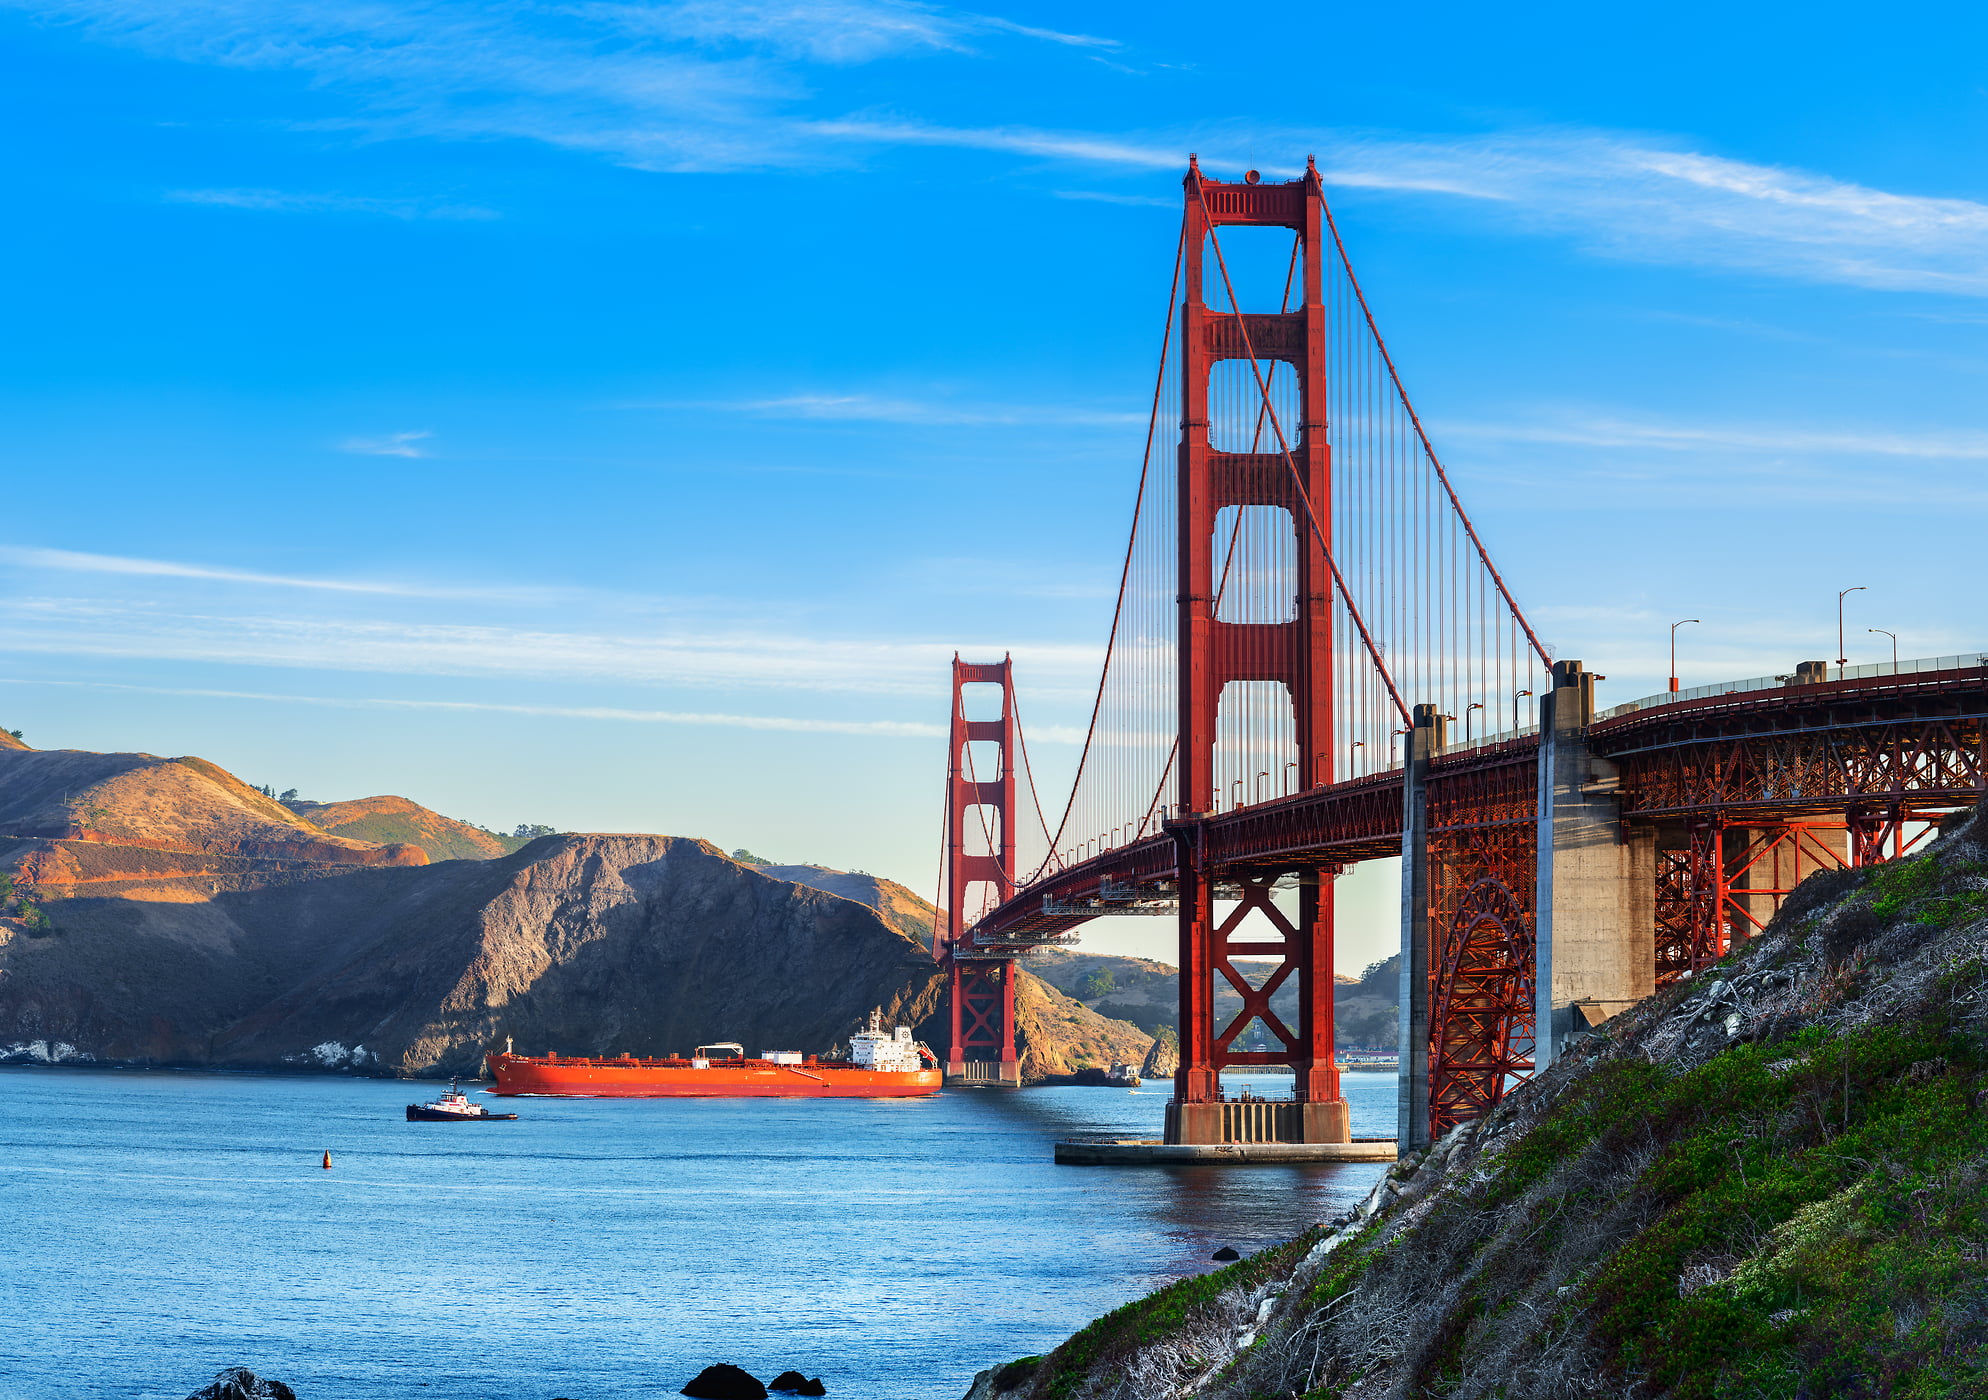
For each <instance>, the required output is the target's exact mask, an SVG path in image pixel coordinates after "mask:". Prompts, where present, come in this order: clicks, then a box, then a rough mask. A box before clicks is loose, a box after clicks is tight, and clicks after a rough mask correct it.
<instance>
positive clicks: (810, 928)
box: [0, 733, 1153, 1078]
mask: <svg viewBox="0 0 1988 1400" xmlns="http://www.w3.org/2000/svg"><path fill="white" fill-rule="evenodd" d="M0 740H4V746H0V877H4V879H5V881H6V889H5V893H4V896H0V1062H7V1061H12V1062H23V1061H42V1062H51V1063H64V1064H92V1063H97V1064H124V1065H147V1066H163V1065H175V1066H206V1067H214V1068H230V1069H264V1070H293V1071H294V1070H332V1071H343V1072H357V1073H366V1074H381V1075H408V1076H423V1075H426V1076H436V1075H450V1074H474V1073H476V1072H478V1070H479V1068H480V1066H481V1064H482V1060H483V1056H484V1055H485V1054H486V1053H488V1052H489V1051H491V1050H493V1049H496V1048H499V1047H500V1046H501V1045H502V1044H503V1043H504V1041H505V1040H506V1038H509V1039H510V1040H512V1041H513V1042H514V1043H515V1044H516V1045H517V1046H518V1048H519V1049H520V1050H529V1051H532V1052H534V1053H537V1052H542V1051H545V1050H553V1051H557V1052H559V1053H562V1054H574V1055H587V1054H611V1053H619V1052H622V1051H629V1052H632V1053H636V1054H657V1053H666V1052H669V1051H683V1050H687V1049H689V1048H690V1047H691V1046H692V1045H695V1044H697V1043H698V1042H700V1041H706V1040H719V1039H723V1040H742V1041H744V1042H746V1043H748V1044H749V1045H751V1046H752V1047H753V1049H755V1050H758V1049H761V1048H783V1049H796V1050H801V1051H804V1052H808V1053H819V1052H823V1051H826V1050H828V1049H829V1048H830V1047H831V1046H833V1045H835V1044H836V1043H837V1042H839V1041H843V1040H845V1039H846V1037H847V1036H848V1034H849V1032H850V1031H851V1030H852V1029H854V1028H855V1027H856V1025H857V1024H858V1023H859V1022H860V1021H861V1019H862V1018H863V1017H865V1016H867V1014H868V1013H869V1011H870V1010H871V1009H872V1008H881V1009H882V1011H883V1013H884V1016H885V1018H886V1019H887V1020H889V1021H892V1022H894V1023H895V1022H901V1023H903V1024H907V1025H911V1026H914V1027H916V1028H917V1030H918V1034H919V1035H920V1037H921V1038H923V1039H925V1040H926V1041H928V1042H929V1043H932V1044H934V1045H935V1046H937V1045H940V1044H941V1043H942V1042H943V1039H944V1035H945V1020H946V1018H945V1017H944V1016H943V1015H941V1014H940V1013H941V1010H942V1003H943V995H944V987H943V977H942V975H941V973H940V972H939V970H938V969H937V968H936V967H935V966H934V965H933V963H932V960H931V957H930V955H929V954H928V952H927V951H926V948H927V940H928V939H929V936H930V928H931V920H932V915H933V911H932V908H931V906H930V905H929V904H928V903H926V902H925V901H924V900H922V899H920V898H918V896H916V895H915V894H913V893H912V892H911V891H909V890H907V889H905V888H903V887H902V886H900V885H896V884H894V883H892V882H891V881H888V880H883V879H879V878H876V877H874V876H868V875H861V874H856V873H852V872H842V871H833V870H827V869H824V868H821V867H817V866H799V865H789V866H763V865H758V864H753V863H749V862H747V861H745V860H741V859H735V858H733V857H732V856H728V855H726V854H725V853H724V852H723V851H721V850H720V849H719V848H718V847H716V846H714V845H712V844H711V843H710V842H708V841H703V840H699V839H696V838H694V837H683V836H661V835H647V834H613V833H609V834H602V833H564V834H553V835H546V836H540V837H537V838H535V839H531V840H528V841H518V840H515V839H513V838H506V837H501V836H498V835H497V834H496V833H493V832H488V831H484V830H483V829H482V828H479V827H475V826H473V825H471V824H468V823H463V822H458V821H454V820H452V819H450V818H447V817H443V816H441V815H439V814H438V813H434V812H430V811H428V810H427V809H426V808H423V807H421V806H419V805H418V804H416V803H414V802H412V801H410V800H408V799H406V798H399V797H376V798H368V799H361V800H357V801H351V802H341V803H297V804H295V805H294V806H292V805H286V804H284V803H283V802H281V801H278V800H276V799H275V798H273V797H271V796H269V795H268V794H267V793H266V792H264V791H262V790H259V789H257V788H255V787H252V786H250V785H249V784H247V783H244V782H243V781H241V780H240V779H239V778H237V777H235V776H234V775H233V774H231V773H229V772H227V771H226V770H225V769H223V768H221V767H219V766H218V765H216V764H213V763H210V762H207V761H206V760H203V759H199V758H192V757H182V758H161V757H157V756H154V755H151V754H144V753H93V752H85V751H80V750H55V751H39V750H34V749H31V748H29V747H27V746H26V745H24V744H22V743H20V742H19V741H18V740H15V739H13V738H12V737H11V736H7V735H5V734H4V733H0ZM314 818H323V819H324V820H326V821H328V822H329V823H330V825H321V824H320V822H319V821H318V820H316V819H314ZM355 830H371V831H372V832H374V833H375V834H378V835H393V836H396V837H400V838H403V839H396V840H387V841H381V840H367V839H363V838H361V837H359V836H355V835H352V834H347V833H351V832H353V831H355ZM507 848H509V849H507ZM1017 1014H1018V1021H1019V1028H1018V1038H1019V1043H1020V1045H1021V1047H1022V1050H1023V1066H1024V1073H1025V1075H1026V1076H1028V1077H1030V1078H1040V1077H1043V1076H1046V1075H1060V1074H1068V1073H1071V1072H1073V1071H1075V1070H1077V1069H1081V1068H1085V1067H1088V1066H1096V1065H1109V1064H1111V1063H1114V1062H1128V1061H1129V1062H1131V1063H1133V1064H1138V1063H1140V1062H1141V1061H1142V1060H1143V1059H1144V1057H1145V1056H1146V1054H1147V1052H1148V1050H1149V1049H1150V1048H1151V1047H1152V1045H1153V1039H1152V1037H1151V1036H1149V1035H1147V1034H1146V1033H1144V1032H1143V1031H1141V1030H1140V1029H1139V1028H1138V1027H1136V1026H1134V1025H1132V1024H1130V1023H1128V1022H1125V1021H1120V1020H1115V1019H1112V1018H1110V1017H1107V1016H1101V1015H1099V1014H1097V1013H1096V1012H1094V1011H1092V1010H1091V1009H1089V1008H1088V1007H1086V1006H1084V1005H1083V1004H1082V1003H1080V1002H1079V1001H1077V1000H1075V999H1074V998H1072V997H1069V996H1067V995H1065V994H1064V993H1062V992H1060V991H1058V990H1057V989H1056V988H1054V987H1053V986H1051V985H1049V984H1048V983H1046V982H1043V981H1041V980H1040V979H1037V978H1035V977H1033V976H1031V975H1029V974H1028V973H1027V972H1023V973H1022V974H1021V976H1020V980H1019V981H1018V984H1017ZM935 1037H936V1039H935Z"/></svg>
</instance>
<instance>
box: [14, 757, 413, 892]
mask: <svg viewBox="0 0 1988 1400" xmlns="http://www.w3.org/2000/svg"><path fill="white" fill-rule="evenodd" d="M0 838H13V839H14V840H16V841H22V840H30V841H32V840H41V841H69V842H90V843H95V844H99V845H105V846H123V847H133V848H140V849H150V850H159V851H182V852H201V853H206V854H210V855H234V856H252V857H258V856H259V857H268V858H272V859H279V860H298V861H316V862H323V863H330V864H341V865H418V864H423V863H425V861H426V859H427V857H426V856H425V855H424V854H423V853H422V852H421V851H419V850H417V849H414V848H412V847H408V846H402V845H397V844H386V845H383V844H381V843H379V842H374V841H355V840H352V839H350V838H348V837H344V836H334V835H332V834H331V833H329V832H326V831H324V830H322V829H320V828H319V827H317V826H316V825H314V824H313V823H311V822H309V821H307V820H305V819H304V818H303V817H300V816H298V815H297V814H296V813H294V812H292V811H291V810H290V809H289V808H287V807H285V806H283V805H282V804H281V803H279V802H277V801H275V800H273V799H271V798H268V797H265V796H263V794H261V793H260V792H257V791H256V790H255V789H254V788H252V787H250V786H249V785H248V784H247V783H244V782H243V781H241V779H239V778H237V777H235V776H234V775H233V774H232V773H228V772H226V771H225V770H223V769H221V768H218V767H216V766H215V765H214V764H212V763H209V762H207V760H205V759H202V758H190V757H189V758H158V757H156V756H154V755H152V754H148V753H89V752H85V751H84V750H81V749H41V750H38V749H28V748H8V749H0Z"/></svg>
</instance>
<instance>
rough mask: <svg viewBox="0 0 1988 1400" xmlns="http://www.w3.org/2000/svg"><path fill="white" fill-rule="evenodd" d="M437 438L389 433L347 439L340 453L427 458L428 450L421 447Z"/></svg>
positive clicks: (408, 433)
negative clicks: (431, 439)
mask: <svg viewBox="0 0 1988 1400" xmlns="http://www.w3.org/2000/svg"><path fill="white" fill-rule="evenodd" d="M433 436H435V435H434V434H433V433H432V432H428V431H427V430H425V429H424V430H422V431H419V432H406V433H388V434H387V435H386V436H385V437H376V438H347V439H346V440H345V441H344V442H341V443H340V444H339V445H338V450H339V451H340V452H357V453H359V454H361V455H362V456H367V457H426V456H427V455H428V452H427V449H426V448H423V447H422V446H420V444H421V442H422V441H423V440H424V439H427V438H431V437H433Z"/></svg>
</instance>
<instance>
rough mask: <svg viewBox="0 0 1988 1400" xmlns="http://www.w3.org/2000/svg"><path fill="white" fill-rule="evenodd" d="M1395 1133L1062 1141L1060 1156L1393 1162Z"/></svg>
mask: <svg viewBox="0 0 1988 1400" xmlns="http://www.w3.org/2000/svg"><path fill="white" fill-rule="evenodd" d="M1394 1159H1395V1144H1394V1139H1393V1138H1355V1139H1353V1141H1351V1142H1194V1143H1188V1142H1160V1141H1158V1140H1157V1139H1153V1138H1125V1139H1123V1140H1121V1141H1117V1142H1059V1143H1057V1144H1056V1160H1057V1162H1058V1163H1060V1164H1062V1165H1064V1166H1071V1167H1178V1166H1204V1165H1207V1164H1210V1163H1214V1164H1219V1165H1226V1166H1268V1165H1274V1164H1284V1165H1288V1164H1290V1163H1292V1162H1392V1161H1393V1160H1394Z"/></svg>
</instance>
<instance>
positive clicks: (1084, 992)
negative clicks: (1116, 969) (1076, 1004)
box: [1077, 967, 1118, 1001]
mask: <svg viewBox="0 0 1988 1400" xmlns="http://www.w3.org/2000/svg"><path fill="white" fill-rule="evenodd" d="M1117 990H1118V978H1117V977H1115V976H1114V975H1113V974H1112V971H1111V969H1110V968H1108V967H1101V968H1098V969H1097V970H1096V971H1095V972H1087V973H1085V974H1084V975H1083V976H1082V977H1079V978H1078V979H1077V1000H1078V1001H1096V1000H1097V999H1098V998H1099V997H1102V996H1109V995H1111V993H1113V992H1115V991H1117Z"/></svg>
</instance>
